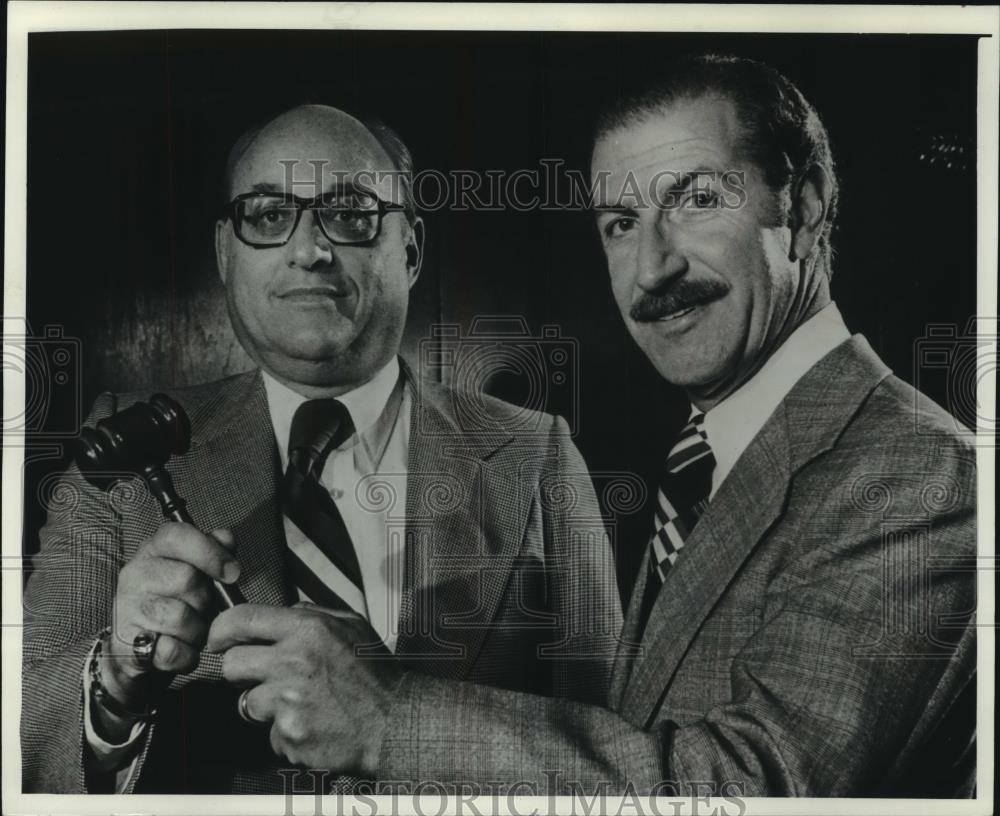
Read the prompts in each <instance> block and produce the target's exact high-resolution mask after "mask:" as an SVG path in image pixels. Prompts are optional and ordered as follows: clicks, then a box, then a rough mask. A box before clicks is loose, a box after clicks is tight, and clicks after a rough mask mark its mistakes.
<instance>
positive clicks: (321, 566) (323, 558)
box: [282, 399, 364, 609]
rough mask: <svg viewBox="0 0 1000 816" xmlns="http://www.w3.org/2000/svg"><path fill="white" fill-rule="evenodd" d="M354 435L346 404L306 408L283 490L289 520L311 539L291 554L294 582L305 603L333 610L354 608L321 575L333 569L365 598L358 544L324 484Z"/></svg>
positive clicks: (292, 436) (296, 427)
mask: <svg viewBox="0 0 1000 816" xmlns="http://www.w3.org/2000/svg"><path fill="white" fill-rule="evenodd" d="M352 433H354V425H353V423H352V422H351V417H350V414H349V413H348V411H347V408H345V407H344V405H343V403H340V402H338V401H337V400H332V399H317V400H309V401H307V402H304V403H302V405H300V406H299V407H298V410H296V412H295V416H294V417H293V418H292V428H291V432H290V433H289V437H288V469H287V470H286V471H285V478H284V482H283V485H282V504H283V510H284V513H285V515H286V516H287V517H288V518H289V519H291V521H292V522H293V523H294V524H295V526H296V527H298V528H299V529H300V530H301V531H302V532H303V533H304V534H305V536H306V537H307V538H308V541H307V542H305V544H304V549H303V548H300V549H299V550H298V551H295V550H292V549H289V550H288V557H289V564H290V566H291V572H292V580H293V581H294V582H295V586H296V587H297V588H298V591H299V599H300V600H307V601H312V602H313V603H316V604H319V605H320V606H325V607H328V608H330V609H349V608H350V607H349V605H348V604H347V603H346V602H345V601H344V600H343V599H342V598H341V597H340V596H339V595H337V593H336V592H334V590H333V589H331V588H330V586H329V585H328V584H327V582H326V581H324V580H323V579H322V578H321V577H320V575H321V574H322V573H329V568H330V566H331V565H332V566H333V567H334V568H336V569H337V570H338V571H339V572H340V573H341V574H342V575H343V576H344V577H345V578H346V579H347V580H349V581H350V582H351V583H352V584H354V586H356V587H357V588H358V590H359V591H360V592H361V593H362V595H363V594H364V584H363V582H362V580H361V568H360V566H359V565H358V558H357V555H356V554H355V552H354V544H353V542H352V541H351V536H350V533H348V531H347V527H346V526H345V524H344V519H343V517H342V516H341V515H340V511H339V510H338V509H337V505H336V504H335V503H334V501H333V499H332V498H331V496H330V493H329V492H328V491H327V489H326V488H325V487H324V486H323V485H322V484H321V483H320V481H319V479H320V476H321V474H322V473H323V465H324V463H325V462H326V459H327V456H328V455H329V454H330V451H332V450H334V449H335V448H337V447H339V446H340V445H342V444H343V443H344V441H345V440H346V439H348V438H349V437H350V436H351V434H352Z"/></svg>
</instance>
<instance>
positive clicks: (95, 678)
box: [87, 627, 156, 720]
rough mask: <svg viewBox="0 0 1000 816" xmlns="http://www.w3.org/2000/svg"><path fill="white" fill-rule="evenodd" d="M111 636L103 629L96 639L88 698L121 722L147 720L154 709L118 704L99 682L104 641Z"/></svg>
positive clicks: (107, 629) (90, 668)
mask: <svg viewBox="0 0 1000 816" xmlns="http://www.w3.org/2000/svg"><path fill="white" fill-rule="evenodd" d="M110 634H111V628H110V627H105V628H104V629H102V630H101V633H100V634H99V635H98V637H97V644H96V645H95V646H94V652H93V655H92V656H91V658H90V665H89V666H88V670H87V671H88V673H89V675H90V696H91V699H93V700H94V701H95V702H96V703H97V704H98V705H100V706H101V707H102V708H104V709H106V710H107V711H109V712H110V713H111V714H114V715H115V716H116V717H118V718H120V719H123V720H148V719H149V718H150V717H152V716H153V715H154V714H156V708H155V707H154V706H151V705H149V704H147V705H146V706H145V708H143V709H142V710H140V711H136V710H134V709H131V708H128V707H127V706H125V705H123V704H122V703H120V702H118V700H116V699H115V698H114V697H113V696H112V695H111V692H109V691H108V690H107V689H106V688H105V687H104V683H102V682H101V662H102V655H103V652H104V639H105V638H106V637H108V636H110Z"/></svg>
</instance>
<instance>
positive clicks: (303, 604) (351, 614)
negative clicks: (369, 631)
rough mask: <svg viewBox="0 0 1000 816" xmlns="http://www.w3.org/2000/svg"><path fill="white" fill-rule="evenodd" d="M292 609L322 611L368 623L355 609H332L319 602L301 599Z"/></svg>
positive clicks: (336, 616)
mask: <svg viewBox="0 0 1000 816" xmlns="http://www.w3.org/2000/svg"><path fill="white" fill-rule="evenodd" d="M292 609H305V610H308V611H310V612H322V613H323V614H324V615H329V616H330V617H331V618H340V619H341V620H345V621H355V622H357V623H364V624H367V621H366V620H365V619H364V618H363V617H361V615H359V614H358V613H357V612H355V611H354V610H348V609H331V608H330V607H328V606H320V605H319V604H314V603H311V602H309V601H299V602H298V603H296V604H293V605H292Z"/></svg>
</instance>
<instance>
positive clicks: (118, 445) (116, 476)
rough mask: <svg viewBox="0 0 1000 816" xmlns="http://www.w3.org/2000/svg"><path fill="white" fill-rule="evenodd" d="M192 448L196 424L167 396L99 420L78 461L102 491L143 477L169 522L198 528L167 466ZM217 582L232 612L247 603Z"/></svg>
mask: <svg viewBox="0 0 1000 816" xmlns="http://www.w3.org/2000/svg"><path fill="white" fill-rule="evenodd" d="M190 446H191V421H190V420H189V419H188V416H187V414H186V413H184V409H183V408H182V407H181V406H180V405H179V404H178V403H177V402H176V401H174V400H173V399H171V398H170V397H168V396H167V395H166V394H154V395H153V396H152V397H150V398H149V402H148V403H147V402H137V403H135V404H134V405H132V406H130V407H128V408H126V409H125V410H124V411H119V412H118V413H117V414H114V415H113V416H110V417H108V418H107V419H102V420H99V421H98V423H97V427H96V428H84V429H83V430H82V431H81V432H80V438H79V440H78V442H77V445H76V451H75V457H74V458H75V459H76V463H77V466H78V467H79V468H80V473H81V474H83V477H84V478H85V479H86V480H87V481H88V482H90V483H91V484H92V485H94V486H95V487H96V488H98V489H99V490H109V489H111V487H113V486H114V485H115V484H116V483H117V482H120V481H123V480H124V479H126V478H128V476H127V474H136V475H138V476H141V477H142V479H143V481H144V482H145V483H146V487H148V488H149V492H150V494H152V496H153V497H154V498H155V499H156V500H157V501H158V502H159V504H160V509H161V510H162V511H163V517H164V518H165V519H167V520H168V521H182V522H185V523H187V524H192V525H193V524H194V521H193V520H192V519H191V515H190V513H188V511H187V505H186V502H185V501H184V499H182V498H181V497H180V496H178V495H177V491H176V489H175V488H174V482H173V479H171V478H170V474H169V473H167V471H166V469H165V467H164V466H165V465H166V463H167V461H168V460H169V459H170V457H171V456H172V455H173V454H184V453H187V451H188V448H189V447H190ZM213 584H214V585H215V589H216V592H217V593H218V595H219V599H220V601H221V602H222V603H223V604H224V605H225V607H226V608H228V607H231V606H236V604H241V603H245V602H246V599H245V598H244V597H243V595H242V593H241V592H240V591H239V590H238V589H237V588H236V587H235V586H227V585H226V584H223V583H221V582H220V581H213Z"/></svg>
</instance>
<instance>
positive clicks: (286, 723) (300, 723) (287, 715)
mask: <svg viewBox="0 0 1000 816" xmlns="http://www.w3.org/2000/svg"><path fill="white" fill-rule="evenodd" d="M275 724H276V725H277V726H278V730H279V732H280V733H281V736H282V738H283V739H284V741H285V742H287V743H290V744H292V745H298V744H300V743H302V742H303V741H304V740H305V738H306V735H307V726H306V722H305V718H304V717H303V716H302V714H301V712H299V711H298V709H295V708H291V707H288V706H284V707H283V708H282V710H281V712H280V713H279V714H278V716H277V718H275Z"/></svg>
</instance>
